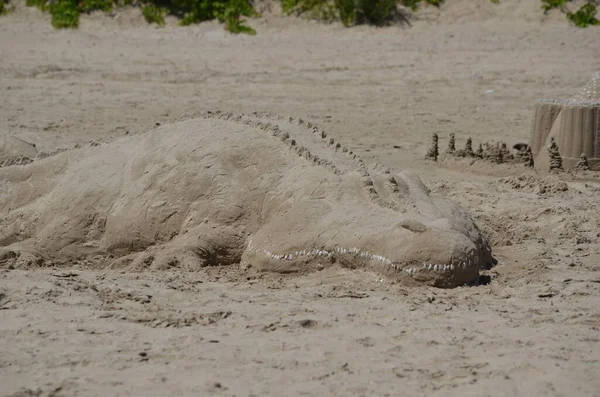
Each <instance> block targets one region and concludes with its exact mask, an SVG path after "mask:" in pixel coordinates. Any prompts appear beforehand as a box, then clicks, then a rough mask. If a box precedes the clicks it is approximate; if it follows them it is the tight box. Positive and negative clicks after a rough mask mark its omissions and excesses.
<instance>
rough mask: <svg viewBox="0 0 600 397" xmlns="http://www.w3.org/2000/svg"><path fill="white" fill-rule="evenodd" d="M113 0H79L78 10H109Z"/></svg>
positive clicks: (86, 11)
mask: <svg viewBox="0 0 600 397" xmlns="http://www.w3.org/2000/svg"><path fill="white" fill-rule="evenodd" d="M113 5H114V0H83V1H80V2H79V6H78V9H79V12H83V13H88V12H92V11H104V12H110V11H111V10H112V7H113Z"/></svg>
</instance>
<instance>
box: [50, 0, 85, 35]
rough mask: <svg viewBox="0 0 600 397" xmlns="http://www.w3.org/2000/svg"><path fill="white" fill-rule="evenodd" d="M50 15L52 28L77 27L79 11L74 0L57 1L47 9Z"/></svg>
mask: <svg viewBox="0 0 600 397" xmlns="http://www.w3.org/2000/svg"><path fill="white" fill-rule="evenodd" d="M48 10H49V11H50V15H52V26H54V27H55V28H57V29H64V28H76V27H77V26H79V9H78V8H77V2H76V1H75V0H57V1H56V3H54V4H51V5H50V6H49V7H48Z"/></svg>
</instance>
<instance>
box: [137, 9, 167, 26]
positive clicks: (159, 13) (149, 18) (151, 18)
mask: <svg viewBox="0 0 600 397" xmlns="http://www.w3.org/2000/svg"><path fill="white" fill-rule="evenodd" d="M165 12H166V10H165V9H164V8H159V7H157V6H155V5H154V4H148V5H145V6H143V7H142V15H143V16H144V19H145V20H146V22H148V23H155V24H157V25H158V26H164V24H165Z"/></svg>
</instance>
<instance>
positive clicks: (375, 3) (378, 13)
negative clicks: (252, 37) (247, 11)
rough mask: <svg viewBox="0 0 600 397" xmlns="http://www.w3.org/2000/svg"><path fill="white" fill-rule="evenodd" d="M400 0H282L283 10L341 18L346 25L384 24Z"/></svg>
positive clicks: (330, 18)
mask: <svg viewBox="0 0 600 397" xmlns="http://www.w3.org/2000/svg"><path fill="white" fill-rule="evenodd" d="M397 2H398V0H281V6H282V9H283V12H284V13H286V14H291V13H295V14H297V15H300V14H306V15H307V16H308V17H309V18H312V19H321V20H328V21H331V20H334V19H339V20H340V21H341V22H342V23H343V24H344V26H351V25H355V24H362V23H368V24H372V25H379V26H381V25H384V24H385V23H387V22H388V21H390V20H391V19H392V18H393V17H394V15H395V13H396V4H397Z"/></svg>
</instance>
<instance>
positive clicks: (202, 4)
mask: <svg viewBox="0 0 600 397" xmlns="http://www.w3.org/2000/svg"><path fill="white" fill-rule="evenodd" d="M9 1H10V0H0V15H2V14H5V13H7V12H9V11H10V6H9ZM280 1H281V6H282V10H283V12H284V13H285V14H286V15H303V16H305V17H308V18H313V19H318V20H323V21H340V22H342V24H344V26H353V25H358V24H369V25H375V26H384V25H387V24H390V23H392V22H393V21H394V20H395V19H397V18H398V17H399V16H400V14H399V10H398V6H399V5H401V6H404V7H407V8H409V9H410V10H411V11H412V12H417V11H418V10H419V8H420V7H421V6H423V5H426V6H434V7H441V6H442V5H443V3H444V2H445V0H280ZM474 1H475V0H474ZM478 1H488V0H478ZM489 1H491V2H492V3H494V4H498V3H500V2H501V1H502V0H489ZM570 1H571V0H541V9H542V10H543V12H544V13H545V14H546V13H548V12H550V11H551V10H553V9H558V10H560V12H562V13H564V14H565V16H566V17H567V19H568V20H569V21H570V22H571V23H573V24H574V25H575V26H577V27H580V28H585V27H588V26H592V25H600V21H599V20H598V19H597V18H596V12H597V6H598V5H599V3H600V0H587V1H586V3H585V4H584V5H583V6H581V7H579V9H578V10H576V11H575V12H572V11H571V10H570V8H569V6H568V3H569V2H570ZM26 2H27V5H28V6H30V7H38V8H39V9H40V10H42V11H45V12H48V13H50V14H51V15H52V26H54V27H55V28H57V29H63V28H77V26H78V25H79V16H80V14H82V13H84V14H86V13H90V12H92V11H103V12H111V11H112V10H113V9H115V8H118V7H124V6H130V5H133V6H139V7H140V8H141V10H142V15H143V16H144V18H145V19H146V21H148V23H153V24H156V25H158V26H163V25H164V24H165V16H166V15H172V16H175V17H177V18H179V20H180V23H181V25H191V24H194V23H198V22H203V21H210V20H214V19H216V20H218V21H219V22H221V23H222V24H224V26H225V29H226V30H228V31H229V32H231V33H236V34H237V33H245V34H251V35H254V34H256V31H255V30H254V29H252V28H251V27H250V26H248V25H247V21H246V19H245V18H248V17H258V16H260V15H259V14H258V12H256V10H255V8H254V4H253V3H254V1H253V0H26Z"/></svg>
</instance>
